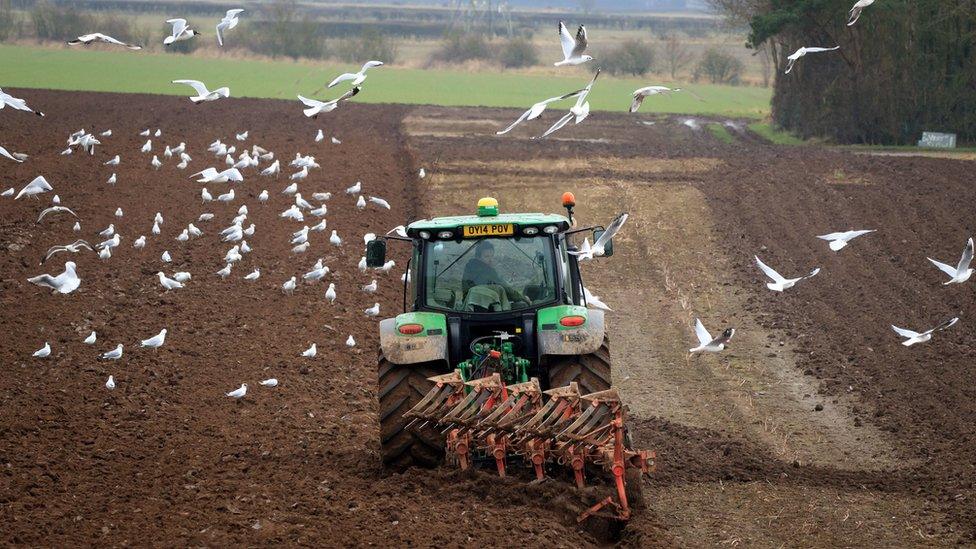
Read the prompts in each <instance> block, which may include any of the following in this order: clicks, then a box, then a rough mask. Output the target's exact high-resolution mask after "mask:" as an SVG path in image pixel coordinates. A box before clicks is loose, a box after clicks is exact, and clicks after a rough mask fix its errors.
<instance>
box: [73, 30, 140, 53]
mask: <svg viewBox="0 0 976 549" xmlns="http://www.w3.org/2000/svg"><path fill="white" fill-rule="evenodd" d="M95 42H104V43H106V44H114V45H116V46H124V47H126V48H129V49H130V50H141V49H142V46H140V45H138V44H127V43H125V42H123V41H121V40H118V39H115V38H112V37H111V36H109V35H107V34H102V33H100V32H93V33H91V34H82V35H81V36H79V37H78V38H75V39H74V40H68V45H69V46H90V45H92V44H94V43H95Z"/></svg>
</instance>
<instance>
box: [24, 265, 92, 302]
mask: <svg viewBox="0 0 976 549" xmlns="http://www.w3.org/2000/svg"><path fill="white" fill-rule="evenodd" d="M27 281H28V282H30V283H31V284H36V285H38V286H44V287H45V288H50V289H52V290H54V292H55V293H59V294H70V293H71V292H73V291H75V290H77V289H78V286H80V285H81V278H79V277H78V273H77V272H76V271H75V262H74V261H67V262H65V264H64V272H63V273H61V274H59V275H57V276H52V275H49V274H47V273H45V274H42V275H38V276H35V277H31V278H28V279H27Z"/></svg>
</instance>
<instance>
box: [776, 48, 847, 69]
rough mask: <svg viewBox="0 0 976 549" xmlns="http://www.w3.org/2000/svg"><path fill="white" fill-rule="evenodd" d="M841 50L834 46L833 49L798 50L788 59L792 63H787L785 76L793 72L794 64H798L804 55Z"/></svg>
mask: <svg viewBox="0 0 976 549" xmlns="http://www.w3.org/2000/svg"><path fill="white" fill-rule="evenodd" d="M839 49H840V46H834V47H832V48H818V47H810V48H803V47H801V48H800V49H798V50H796V51H795V52H793V53H792V54H790V55H789V56H788V57H787V59H789V60H790V62H789V63H787V65H786V71H785V73H784V74H789V73H790V71H792V70H793V64H794V63H796V62H797V60H799V59H800V58H801V57H803V56H804V55H806V54H808V53H820V52H825V51H834V50H839Z"/></svg>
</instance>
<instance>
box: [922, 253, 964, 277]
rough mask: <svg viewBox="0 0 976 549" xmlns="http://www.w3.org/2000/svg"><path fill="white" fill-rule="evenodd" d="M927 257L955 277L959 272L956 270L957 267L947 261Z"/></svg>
mask: <svg viewBox="0 0 976 549" xmlns="http://www.w3.org/2000/svg"><path fill="white" fill-rule="evenodd" d="M926 259H928V260H929V261H931V262H932V264H933V265H935V266H936V267H938V268H939V270H940V271H942V272H944V273H945V274H947V275H949V276H951V277H953V278H955V276H956V274H957V271H956V268H955V267H953V266H951V265H946V264H945V263H943V262H941V261H936V260H934V259H932V258H931V257H927V258H926Z"/></svg>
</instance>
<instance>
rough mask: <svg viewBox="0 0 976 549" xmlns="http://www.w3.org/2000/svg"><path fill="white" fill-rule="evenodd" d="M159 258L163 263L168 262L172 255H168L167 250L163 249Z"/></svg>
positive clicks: (171, 259)
mask: <svg viewBox="0 0 976 549" xmlns="http://www.w3.org/2000/svg"><path fill="white" fill-rule="evenodd" d="M160 259H162V260H163V263H169V262H171V261H173V258H172V256H170V255H169V250H163V255H161V256H160Z"/></svg>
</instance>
